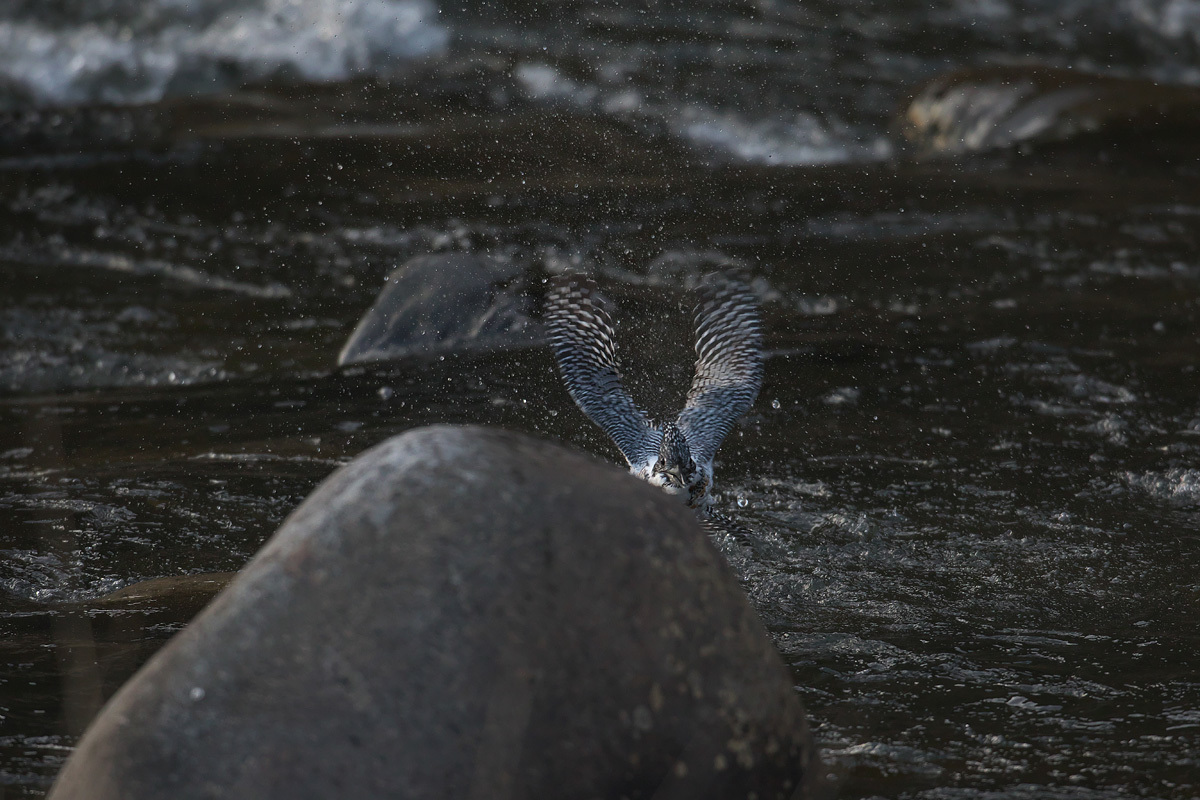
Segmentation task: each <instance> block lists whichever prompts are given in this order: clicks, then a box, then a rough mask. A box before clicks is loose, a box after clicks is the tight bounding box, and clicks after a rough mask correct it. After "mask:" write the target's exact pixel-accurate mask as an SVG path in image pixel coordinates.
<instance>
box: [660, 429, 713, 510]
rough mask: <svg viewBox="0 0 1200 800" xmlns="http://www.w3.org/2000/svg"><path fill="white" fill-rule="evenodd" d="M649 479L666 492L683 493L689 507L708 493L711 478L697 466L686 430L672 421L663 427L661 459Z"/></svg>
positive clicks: (697, 502) (696, 503)
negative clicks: (685, 435) (706, 476)
mask: <svg viewBox="0 0 1200 800" xmlns="http://www.w3.org/2000/svg"><path fill="white" fill-rule="evenodd" d="M650 482H651V483H653V484H654V485H655V486H659V487H661V488H662V490H663V491H665V492H666V493H667V494H673V495H683V497H684V498H685V499H686V501H687V504H688V505H689V506H693V507H694V506H696V505H698V504H699V502H700V501H701V500H702V499H703V498H704V497H705V496H706V495H707V494H708V481H707V480H706V479H705V476H704V473H703V471H701V470H700V469H698V468H697V467H696V461H695V459H693V458H692V451H691V449H690V448H689V447H688V443H687V438H685V437H684V435H683V431H681V430H679V427H678V426H677V425H676V424H675V423H673V422H668V423H667V424H666V425H664V426H663V436H662V442H661V443H660V444H659V446H658V460H657V461H656V462H654V466H653V467H652V468H651V470H650Z"/></svg>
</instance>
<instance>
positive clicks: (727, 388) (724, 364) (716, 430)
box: [677, 272, 763, 464]
mask: <svg viewBox="0 0 1200 800" xmlns="http://www.w3.org/2000/svg"><path fill="white" fill-rule="evenodd" d="M697 295H698V302H697V303H696V374H695V377H693V378H692V388H691V389H690V390H689V391H688V396H687V406H686V407H685V408H684V409H683V411H682V412H680V414H679V420H678V423H677V424H678V425H679V427H680V429H681V430H682V431H683V433H684V435H685V436H686V437H687V440H688V446H689V447H690V448H691V451H692V457H693V458H694V459H695V460H696V463H698V464H707V463H709V462H711V461H712V458H713V456H714V455H715V454H716V452H717V448H718V447H720V446H721V442H722V441H724V439H725V437H726V436H727V435H728V434H729V431H730V430H732V429H733V423H734V422H735V421H736V420H737V418H738V417H740V416H741V415H742V414H744V413H746V409H748V408H750V406H751V405H752V404H753V403H754V399H755V398H756V397H758V390H759V387H761V386H762V379H763V358H762V331H761V328H760V322H759V313H758V302H757V300H756V299H755V297H754V293H753V292H752V291H751V290H750V287H749V286H748V285H747V283H746V281H745V280H744V279H742V278H741V277H738V276H734V275H730V274H726V273H719V272H718V273H713V274H711V275H707V276H705V278H704V280H703V281H702V282H701V284H700V287H699V288H698V290H697Z"/></svg>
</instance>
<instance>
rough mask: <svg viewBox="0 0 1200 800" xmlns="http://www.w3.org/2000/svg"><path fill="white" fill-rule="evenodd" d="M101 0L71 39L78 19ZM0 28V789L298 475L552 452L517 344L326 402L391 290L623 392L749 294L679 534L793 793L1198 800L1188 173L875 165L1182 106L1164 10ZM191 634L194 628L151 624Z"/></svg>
mask: <svg viewBox="0 0 1200 800" xmlns="http://www.w3.org/2000/svg"><path fill="white" fill-rule="evenodd" d="M100 6H103V11H102V12H101V11H99V10H98V9H99V8H100ZM3 13H4V14H5V15H6V16H5V17H3V18H0V49H3V50H4V51H5V52H6V53H7V54H8V55H9V56H10V57H7V58H5V59H3V61H4V63H3V64H0V116H2V117H3V119H4V123H5V124H4V125H3V126H0V281H2V282H3V285H4V287H5V290H4V291H3V292H2V293H0V796H3V797H9V796H12V797H39V796H41V795H42V794H43V793H44V792H45V791H46V789H47V788H48V786H49V782H50V781H51V780H52V779H53V776H54V774H55V772H56V771H57V769H58V768H59V766H60V765H61V763H62V761H63V760H64V758H65V757H66V756H67V755H68V754H69V751H70V748H71V746H72V744H73V742H74V741H75V739H76V738H77V736H78V734H79V733H80V731H81V730H82V729H83V727H84V726H85V725H86V724H87V721H88V720H89V719H90V718H91V716H92V715H94V713H95V712H96V710H97V709H98V707H99V704H100V703H101V702H102V701H103V699H104V698H106V697H107V696H108V695H109V694H111V693H112V692H113V691H115V689H116V687H117V686H119V685H120V683H121V682H122V681H123V680H124V679H125V678H127V677H128V676H129V675H130V674H132V672H133V671H134V670H135V669H136V668H137V666H138V665H139V664H140V663H142V662H143V661H144V660H145V658H147V657H148V656H149V655H150V654H151V653H153V652H154V650H155V649H156V648H157V647H159V646H160V645H161V644H162V643H163V642H164V641H165V640H166V639H167V638H168V637H169V636H170V635H171V634H172V633H174V632H175V631H177V630H178V629H179V628H180V627H182V625H183V624H185V623H186V621H187V619H189V618H190V615H191V614H192V613H194V611H195V609H196V607H197V602H195V601H194V598H192V597H191V595H188V594H187V592H186V591H183V592H180V591H176V592H174V593H171V594H169V596H167V595H164V599H162V600H161V601H159V602H148V603H141V604H119V603H118V604H114V603H111V602H107V601H104V600H101V599H100V598H102V596H104V595H105V594H107V593H109V592H111V591H113V590H116V589H119V588H120V587H123V586H126V585H128V584H132V583H134V582H137V581H142V580H147V579H151V578H158V577H165V576H180V575H190V574H199V573H213V572H226V571H233V570H236V569H238V568H239V566H241V565H242V564H243V563H244V562H245V561H246V560H247V559H248V558H249V557H250V556H251V555H252V554H253V553H254V552H255V550H256V549H257V548H258V546H259V545H260V544H261V543H262V541H263V540H264V539H265V538H266V537H267V536H269V535H270V533H271V532H272V531H273V530H274V529H275V527H276V526H277V525H278V524H279V522H280V521H281V520H282V519H283V517H284V516H286V514H287V513H288V512H289V511H290V510H291V509H292V508H293V507H294V506H295V505H296V504H297V503H298V502H299V501H300V500H301V499H302V498H303V497H304V496H306V495H307V494H308V492H309V491H310V490H311V489H312V488H313V487H314V486H315V485H316V484H317V483H318V482H319V481H320V480H321V479H322V478H323V477H324V476H325V475H327V474H328V473H329V472H330V471H331V470H332V469H334V468H335V467H336V466H337V465H338V464H340V463H344V462H345V461H347V460H349V459H350V458H352V457H353V456H354V455H355V454H357V453H359V452H361V451H362V450H364V449H365V448H367V447H369V446H371V445H372V444H374V443H377V442H379V441H381V440H382V439H384V438H385V437H387V436H390V435H393V434H396V433H398V432H401V431H403V430H406V429H408V428H411V427H414V426H417V425H421V424H427V423H433V422H474V423H486V424H494V425H502V426H506V427H510V428H514V429H518V430H523V431H527V432H531V433H534V434H537V435H540V436H543V437H547V438H551V439H555V440H560V441H563V442H566V443H567V444H569V445H571V446H573V447H577V448H580V449H583V450H587V451H590V452H594V453H596V454H598V455H600V456H602V457H605V458H609V459H614V460H615V458H616V455H617V454H616V451H615V450H614V448H613V447H612V445H611V444H610V443H608V442H607V441H606V440H605V439H604V438H603V436H602V434H600V433H599V432H598V431H597V430H596V429H594V428H593V427H591V425H590V424H589V423H587V421H586V420H585V419H584V418H583V417H582V415H581V414H580V413H579V412H578V411H577V410H576V409H575V408H574V406H573V405H572V404H571V401H570V398H569V397H568V396H567V395H566V393H565V391H563V390H562V388H561V386H560V384H559V382H558V379H557V376H556V374H555V372H554V367H553V363H552V361H551V359H550V357H549V354H548V353H547V352H545V351H544V350H541V349H536V348H528V349H517V350H511V351H505V352H470V353H447V354H442V355H441V356H437V357H430V358H428V359H409V360H407V361H399V362H393V363H388V364H381V365H376V366H370V367H354V368H350V369H344V370H338V369H336V368H335V366H334V365H335V361H336V358H337V354H338V351H339V349H340V347H341V345H342V343H343V342H344V341H345V339H346V337H347V336H348V335H349V334H350V332H351V330H352V329H353V328H354V325H355V323H356V322H357V320H358V318H359V317H360V316H361V314H362V313H363V312H364V310H365V309H366V308H367V307H368V306H369V305H370V304H371V302H372V300H373V298H374V297H375V295H376V293H377V292H378V290H379V289H380V287H381V286H382V285H383V277H384V276H385V275H386V274H387V273H388V272H389V271H390V270H391V269H392V268H393V267H394V266H395V265H397V264H399V263H401V262H403V261H404V260H405V259H407V258H409V257H412V256H415V255H420V254H424V253H429V252H479V253H489V254H492V255H493V256H495V257H498V258H501V259H504V260H507V261H509V262H510V263H514V264H518V265H521V267H522V269H523V270H524V272H525V274H526V275H527V276H528V281H527V283H528V286H530V287H533V290H532V291H533V293H534V294H536V287H538V286H539V285H540V280H541V278H542V277H544V276H545V275H547V274H550V273H555V272H561V271H564V270H569V269H589V270H591V271H592V272H594V273H595V274H596V275H597V277H598V280H599V281H600V283H601V284H602V285H603V286H605V288H606V290H607V291H609V293H610V294H611V295H612V296H613V297H614V299H615V300H616V301H617V303H618V306H619V307H620V309H621V314H620V321H621V322H623V323H624V325H623V327H622V329H621V335H622V342H621V343H622V345H623V347H624V353H625V357H626V360H627V362H628V366H629V372H630V381H631V383H632V385H633V388H634V390H635V392H636V393H638V394H639V396H640V397H644V398H646V400H647V402H648V403H649V404H650V405H651V407H652V409H655V410H662V411H665V410H667V409H669V408H670V407H671V406H672V405H673V404H675V403H678V401H679V400H680V398H681V397H682V394H683V391H684V389H685V387H686V381H687V379H688V373H689V368H690V361H689V358H690V355H689V347H690V343H689V337H690V332H689V330H688V316H689V315H688V313H687V310H686V303H687V301H686V298H685V296H684V294H683V293H682V292H681V288H682V287H683V285H684V284H685V283H686V282H687V280H688V279H689V278H694V277H695V276H696V275H698V274H701V273H703V272H704V271H707V270H708V269H710V268H711V266H712V264H713V263H715V262H716V261H719V260H720V259H729V258H732V259H740V260H742V261H744V262H746V263H747V264H748V265H750V268H751V270H752V272H753V273H754V275H755V276H756V278H757V280H756V284H755V285H756V289H757V290H758V291H759V293H760V295H761V296H762V298H763V304H764V315H765V319H766V342H767V347H768V348H769V354H768V360H767V375H766V383H765V386H764V388H763V392H762V395H761V396H760V399H759V401H758V403H757V405H756V407H755V408H754V409H753V410H752V411H751V413H750V414H749V415H748V416H747V417H746V418H745V419H744V420H743V423H742V424H741V425H740V426H739V427H738V428H737V429H736V430H735V431H734V433H733V434H732V435H731V437H730V438H729V440H728V441H727V442H726V444H725V445H724V447H723V448H722V450H721V452H720V453H719V459H718V466H717V479H718V481H719V483H720V484H721V487H720V488H721V491H722V497H723V501H724V505H725V507H726V508H727V510H728V511H729V513H730V514H731V515H732V516H735V517H736V518H737V519H738V520H740V521H741V522H743V523H744V524H745V525H747V526H749V527H750V528H752V529H753V530H754V532H755V535H754V537H753V538H752V540H751V541H750V542H748V543H736V542H732V541H729V542H721V543H720V546H721V547H722V549H723V551H724V552H725V554H726V555H727V557H728V558H729V560H730V562H731V563H732V564H733V565H734V567H735V568H736V569H737V571H738V572H739V574H740V575H741V577H742V580H743V585H744V586H745V589H746V591H747V593H748V594H749V595H750V597H751V599H752V601H753V603H754V605H755V607H756V608H757V609H758V611H759V613H760V615H761V616H762V618H763V620H764V622H765V623H766V625H767V627H768V629H769V630H770V632H771V634H772V636H773V637H774V639H775V641H776V643H777V645H778V647H779V649H780V651H781V653H782V654H783V657H784V659H785V661H786V662H787V663H788V664H789V666H790V667H791V669H792V672H793V675H794V678H795V683H796V685H797V691H798V692H799V694H800V695H801V697H802V698H803V700H804V702H805V703H806V705H807V707H808V709H809V713H810V716H811V719H812V722H813V725H814V728H815V731H816V734H817V736H818V738H819V739H820V741H821V742H822V744H823V747H824V750H825V757H826V762H827V765H828V767H829V772H830V774H831V775H832V776H833V777H834V780H835V782H836V785H837V786H838V796H840V797H846V798H859V797H876V796H880V797H904V798H930V799H933V798H939V799H940V798H1000V797H1022V798H1024V797H1029V798H1035V797H1037V798H1041V797H1054V798H1080V799H1081V800H1094V799H1098V798H1117V797H1161V798H1192V797H1197V796H1200V677H1198V676H1200V655H1198V654H1197V650H1198V649H1200V648H1198V645H1200V613H1197V612H1198V611H1200V571H1198V567H1200V399H1198V394H1197V383H1198V382H1197V376H1196V372H1195V367H1196V362H1197V360H1198V359H1197V346H1198V342H1200V339H1198V335H1197V316H1198V312H1200V180H1198V178H1200V161H1198V159H1197V157H1198V156H1200V147H1197V146H1196V145H1195V144H1194V142H1195V141H1200V139H1197V138H1196V137H1195V136H1194V135H1182V136H1181V135H1177V133H1176V134H1170V135H1168V134H1164V133H1163V132H1162V131H1161V130H1160V129H1156V128H1152V127H1151V123H1150V121H1147V122H1146V123H1145V125H1141V124H1140V121H1139V120H1133V126H1132V132H1131V130H1130V129H1123V131H1122V132H1121V133H1120V135H1112V136H1103V135H1100V136H1096V135H1091V136H1081V137H1076V138H1073V139H1069V140H1067V141H1064V142H1059V143H1054V144H1049V145H1038V146H1029V147H1020V148H1014V149H1007V150H1001V151H992V152H981V153H974V154H967V155H963V156H959V157H956V158H926V159H918V158H916V157H914V156H913V155H912V154H911V152H910V151H909V150H908V148H907V147H906V145H905V143H904V142H903V141H902V140H901V139H900V138H899V137H898V136H897V135H896V133H895V132H894V131H895V127H894V124H893V120H894V119H895V117H896V115H897V114H898V113H899V112H900V111H902V110H903V108H904V106H905V103H906V102H907V98H908V97H909V96H910V95H911V93H912V92H913V91H914V89H915V88H916V87H917V86H918V85H920V84H921V83H922V82H924V81H926V80H928V79H930V78H932V77H934V76H936V75H938V74H941V73H944V72H946V71H947V70H952V69H957V68H965V67H984V66H995V65H1009V66H1012V65H1016V66H1018V67H1020V66H1021V65H1026V64H1040V65H1050V66H1054V67H1059V68H1064V69H1065V68H1069V69H1071V70H1075V71H1091V72H1097V73H1101V74H1105V75H1113V76H1119V77H1123V78H1136V79H1148V80H1155V81H1160V82H1163V83H1171V84H1178V85H1193V84H1196V83H1200V3H1197V2H1194V0H1112V1H1111V2H1100V1H1099V0H1095V1H1093V2H1072V1H1071V0H1065V1H1060V2H1049V1H1048V0H1045V1H1039V0H1026V1H1025V2H1019V1H1018V0H980V2H967V0H960V2H948V1H945V2H935V3H915V2H907V1H906V2H896V3H888V4H872V3H866V2H856V1H853V0H850V1H845V2H836V3H835V2H811V1H810V0H806V1H805V2H803V3H799V2H795V3H791V2H775V1H774V0H760V1H759V2H747V3H716V2H702V1H698V2H693V3H686V4H684V3H662V4H657V3H656V4H649V5H646V4H634V3H628V4H622V3H615V2H614V3H593V4H567V3H561V2H549V0H546V1H545V2H536V1H533V0H531V1H530V2H521V1H520V0H511V1H510V2H506V3H491V4H485V5H484V6H483V7H481V8H480V7H475V6H471V7H467V6H464V5H454V4H451V3H443V4H441V5H434V4H432V3H425V2H420V1H418V0H344V2H334V0H309V2H288V0H260V2H257V3H230V2H225V1H224V0H207V1H206V2H190V3H187V2H178V0H157V2H151V1H150V0H141V1H140V2H134V1H133V0H111V2H106V3H103V4H94V3H93V4H89V3H83V2H80V1H78V0H56V2H40V0H39V2H25V3H22V2H17V3H16V4H15V5H10V6H8V7H7V10H6V11H5V12H3ZM201 602H202V599H201Z"/></svg>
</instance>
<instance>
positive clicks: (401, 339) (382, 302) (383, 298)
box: [338, 253, 540, 366]
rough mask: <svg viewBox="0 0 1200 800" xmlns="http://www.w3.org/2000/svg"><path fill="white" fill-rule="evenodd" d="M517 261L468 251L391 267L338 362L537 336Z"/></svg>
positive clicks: (514, 343)
mask: <svg viewBox="0 0 1200 800" xmlns="http://www.w3.org/2000/svg"><path fill="white" fill-rule="evenodd" d="M524 280H525V273H524V270H523V269H522V267H521V266H520V265H516V264H509V263H505V262H502V261H498V260H496V259H494V258H489V257H487V256H479V255H472V254H470V253H442V254H436V255H425V256H417V257H415V258H410V259H409V260H408V261H406V262H405V263H404V264H402V265H400V266H399V267H397V268H396V269H394V270H392V272H391V274H389V275H388V276H387V279H386V285H385V286H384V288H383V290H382V291H381V292H380V293H379V296H378V297H376V298H375V302H374V303H373V304H372V305H371V307H370V308H369V309H368V310H367V312H366V313H365V314H364V315H363V316H362V319H360V320H359V321H358V325H357V326H356V327H355V329H354V332H353V333H352V334H350V338H349V339H348V340H346V344H345V345H343V347H342V352H341V353H340V354H339V355H338V366H347V365H350V364H359V363H363V362H369V361H385V360H388V359H394V358H404V357H408V356H413V355H424V354H429V353H439V352H448V351H455V350H479V349H494V348H508V347H520V346H528V345H531V344H534V343H535V342H536V341H537V340H538V337H539V335H540V327H539V326H538V324H537V323H536V322H535V321H534V320H533V319H532V318H531V316H530V309H531V306H532V300H531V298H530V296H529V294H528V292H527V291H526V287H525V286H524Z"/></svg>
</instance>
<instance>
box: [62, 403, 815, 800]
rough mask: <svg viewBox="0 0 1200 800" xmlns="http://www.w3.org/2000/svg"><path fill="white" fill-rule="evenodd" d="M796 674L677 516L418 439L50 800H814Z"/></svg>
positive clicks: (101, 724) (181, 645)
mask: <svg viewBox="0 0 1200 800" xmlns="http://www.w3.org/2000/svg"><path fill="white" fill-rule="evenodd" d="M818 765H819V760H818V759H817V756H816V753H815V750H814V747H813V744H812V740H811V737H810V734H809V731H808V729H807V725H806V722H805V717H804V712H803V709H802V708H801V705H800V703H799V701H798V699H797V698H796V695H795V692H794V690H793V688H792V686H791V682H790V680H789V676H788V673H787V671H786V669H785V668H784V666H783V664H782V663H781V661H780V659H779V656H778V654H777V653H776V651H775V649H774V647H773V646H772V644H771V642H770V640H769V639H768V638H767V636H766V634H765V632H764V631H763V629H762V626H761V624H760V623H759V621H758V619H757V617H756V616H755V614H754V612H753V610H752V609H751V608H750V606H749V604H748V602H747V600H746V598H745V595H744V594H743V593H742V591H741V589H740V588H739V586H738V584H737V581H736V580H735V578H734V576H733V574H732V573H731V571H730V569H729V568H728V565H727V564H726V563H725V562H724V560H723V559H722V557H721V556H720V554H719V553H718V552H717V551H716V550H715V549H714V548H713V546H712V545H711V543H710V542H709V541H708V540H707V538H706V537H705V536H704V534H703V533H702V532H701V529H700V527H699V526H698V524H697V522H696V520H695V518H694V517H693V516H692V514H691V512H690V511H688V510H687V509H686V508H684V507H683V506H682V504H679V503H677V502H675V501H674V500H672V499H671V498H669V497H667V496H666V495H664V494H663V493H661V492H660V491H658V490H657V489H655V488H653V487H651V486H649V485H647V484H645V483H643V482H641V481H638V480H637V479H635V478H633V477H631V476H630V475H628V474H626V473H624V472H623V471H621V470H619V469H616V468H614V467H612V466H610V465H607V464H603V463H601V462H599V461H596V460H594V459H592V458H590V457H587V456H583V455H579V454H576V453H572V452H570V451H567V450H564V449H562V448H561V447H558V446H556V445H552V444H549V443H547V442H542V441H539V440H535V439H530V438H528V437H525V436H522V435H519V434H514V433H509V432H505V431H499V430H496V429H489V428H480V427H454V426H438V427H432V428H423V429H419V430H415V431H410V432H408V433H406V434H403V435H401V436H398V437H395V438H393V439H391V440H388V441H387V442H385V443H383V444H381V445H379V446H377V447H375V448H373V449H372V450H370V451H368V452H366V453H364V454H363V455H362V456H360V457H359V458H357V459H355V460H354V461H353V462H352V463H350V464H348V465H346V466H345V467H342V468H341V469H339V470H338V471H337V472H335V473H334V474H333V475H332V476H330V477H329V478H328V479H327V480H326V481H325V482H324V483H323V484H322V485H321V486H320V487H318V488H317V490H316V491H315V492H314V493H313V494H312V495H311V496H310V497H309V498H308V499H307V500H305V502H304V503H303V504H301V506H300V507H299V508H297V509H296V511H295V512H293V513H292V515H291V516H290V517H289V518H288V519H287V520H286V521H285V522H284V524H283V526H282V527H281V528H280V530H279V531H278V532H276V534H275V535H274V536H273V537H272V538H271V539H270V540H269V541H268V543H267V544H266V545H265V546H264V547H263V549H262V550H261V551H260V552H259V554H258V555H257V556H256V557H255V558H254V559H253V560H252V561H251V563H250V564H249V565H248V566H247V567H246V569H245V570H244V571H243V572H242V573H240V574H239V576H238V577H237V578H236V579H235V580H234V581H233V583H231V584H230V585H229V587H228V588H227V589H225V591H224V592H222V593H221V594H220V595H219V596H218V597H217V598H216V599H215V600H214V601H213V603H212V604H210V605H209V606H208V608H207V609H205V611H204V612H203V613H201V615H200V616H199V617H197V618H196V620H195V621H194V622H193V623H192V624H191V625H190V626H189V627H188V628H186V629H185V630H184V631H182V632H181V633H180V634H179V635H177V636H176V637H175V638H174V639H173V640H172V641H171V642H170V643H168V644H167V645H166V646H165V647H164V648H163V649H162V650H161V651H160V652H159V653H158V654H157V655H156V656H155V657H154V658H152V659H151V660H150V661H149V662H148V663H147V664H146V666H145V667H144V668H143V669H142V670H141V671H140V672H139V673H138V674H137V675H135V676H134V678H132V679H131V680H130V681H129V682H128V683H127V684H126V685H125V686H124V687H123V688H122V689H121V690H120V691H119V692H118V693H117V694H116V695H115V696H114V697H113V699H112V700H111V701H110V702H109V703H108V705H107V706H106V707H105V708H104V710H103V711H102V712H101V713H100V715H99V716H98V717H97V718H96V720H95V721H94V723H93V724H92V726H91V727H90V728H89V730H88V732H87V733H86V734H85V736H84V737H83V739H82V740H81V741H80V743H79V747H78V749H77V750H76V751H75V753H74V754H73V755H72V757H71V758H70V759H69V760H68V762H67V765H66V766H65V768H64V769H63V771H62V773H61V774H60V776H59V778H58V781H57V783H56V784H55V786H54V788H53V790H52V791H51V795H50V797H51V798H52V800H83V799H84V798H87V800H110V799H111V800H116V799H117V798H120V799H121V800H151V798H153V799H154V800H159V799H161V800H166V799H167V798H170V799H171V800H186V799H188V798H256V799H259V800H272V799H274V798H278V799H279V800H283V799H284V798H286V799H287V800H301V799H303V798H322V800H324V799H325V798H330V797H353V798H399V797H402V798H439V799H440V798H447V797H463V798H475V797H479V798H483V797H486V798H530V799H531V800H532V798H547V797H561V798H619V797H626V798H650V797H653V798H658V799H659V800H665V799H666V798H681V799H682V798H688V799H689V800H695V799H696V798H735V797H736V798H743V797H751V796H754V797H758V798H760V799H762V800H765V799H766V798H789V797H790V798H803V797H808V796H810V793H811V792H812V791H813V787H814V785H815V780H816V773H817V770H818Z"/></svg>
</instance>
